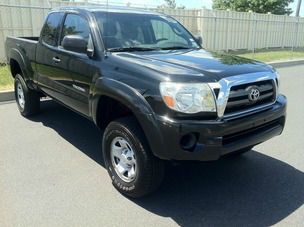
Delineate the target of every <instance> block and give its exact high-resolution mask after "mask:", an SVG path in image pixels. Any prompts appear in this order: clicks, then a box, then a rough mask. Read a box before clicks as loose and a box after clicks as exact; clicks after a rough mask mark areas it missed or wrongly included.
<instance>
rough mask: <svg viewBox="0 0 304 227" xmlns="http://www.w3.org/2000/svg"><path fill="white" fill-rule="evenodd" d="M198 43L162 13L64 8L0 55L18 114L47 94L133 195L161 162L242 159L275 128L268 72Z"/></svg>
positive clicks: (273, 84) (150, 184) (152, 179)
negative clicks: (74, 116)
mask: <svg viewBox="0 0 304 227" xmlns="http://www.w3.org/2000/svg"><path fill="white" fill-rule="evenodd" d="M201 41H202V40H201V38H198V37H194V36H193V35H191V34H190V33H189V32H188V31H187V30H186V29H185V28H184V27H183V26H182V25H181V24H180V23H179V22H177V21H176V20H174V19H173V18H171V17H169V16H166V15H163V14H159V13H155V12H149V11H142V10H137V9H123V8H114V7H113V8H104V7H75V8H74V7H73V8H71V7H70V8H60V9H58V10H53V11H51V12H50V13H49V14H48V17H47V19H46V22H45V24H44V26H43V29H42V31H41V35H40V37H22V38H12V37H8V38H7V40H6V53H7V61H8V63H9V66H10V69H11V74H12V76H13V77H14V78H15V94H16V101H17V105H18V108H19V110H20V112H21V114H22V115H23V116H26V117H27V116H30V115H32V114H36V113H37V112H38V111H39V107H40V98H41V97H43V96H49V97H51V98H53V99H54V100H56V101H58V102H60V103H62V104H63V105H65V106H67V107H69V108H71V109H72V110H74V111H76V112H78V113H80V114H82V115H83V116H85V117H87V118H90V119H92V120H93V121H94V122H95V124H96V126H97V127H99V128H100V129H101V132H103V138H102V144H103V145H102V152H103V157H104V162H105V166H106V168H107V170H108V172H109V175H110V177H111V179H112V181H113V184H114V186H115V187H116V188H117V189H118V190H119V191H120V192H122V193H123V194H125V195H127V196H130V197H141V196H144V195H146V194H148V193H150V192H152V191H153V190H154V189H156V188H157V187H158V186H159V184H160V183H161V181H162V178H163V175H164V164H165V161H166V160H198V161H210V160H217V159H219V158H220V157H221V156H224V155H226V154H233V155H236V154H242V153H244V152H247V151H250V150H251V149H252V147H253V146H255V145H257V144H259V143H262V142H264V141H266V140H268V139H270V138H272V137H274V136H277V135H280V134H281V133H282V131H283V128H284V124H285V115H286V98H285V96H283V95H281V94H280V93H279V89H278V88H279V77H278V74H277V72H276V71H275V69H273V68H272V67H271V66H269V65H265V64H263V63H261V62H256V61H252V60H248V59H244V58H240V57H236V56H231V55H227V54H220V53H214V52H209V51H207V50H205V49H204V48H202V46H201ZM75 133H77V132H75Z"/></svg>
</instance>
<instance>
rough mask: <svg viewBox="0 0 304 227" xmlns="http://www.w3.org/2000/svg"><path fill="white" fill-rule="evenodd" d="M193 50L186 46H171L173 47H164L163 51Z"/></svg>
mask: <svg viewBox="0 0 304 227" xmlns="http://www.w3.org/2000/svg"><path fill="white" fill-rule="evenodd" d="M186 49H191V48H190V47H185V46H171V47H162V48H161V50H186Z"/></svg>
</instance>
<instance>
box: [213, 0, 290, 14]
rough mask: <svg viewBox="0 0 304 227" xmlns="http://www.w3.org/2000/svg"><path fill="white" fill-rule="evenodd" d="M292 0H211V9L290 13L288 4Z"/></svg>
mask: <svg viewBox="0 0 304 227" xmlns="http://www.w3.org/2000/svg"><path fill="white" fill-rule="evenodd" d="M293 1H294V0H213V5H212V8H213V9H223V10H225V9H231V10H234V11H239V12H248V11H252V12H255V13H268V12H270V13H272V14H278V15H283V14H287V15H290V14H291V13H292V9H291V8H289V7H288V6H289V4H290V3H292V2H293Z"/></svg>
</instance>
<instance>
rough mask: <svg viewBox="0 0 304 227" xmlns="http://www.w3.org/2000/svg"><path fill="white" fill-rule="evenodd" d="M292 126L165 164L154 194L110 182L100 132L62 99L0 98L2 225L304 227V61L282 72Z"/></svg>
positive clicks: (288, 116) (289, 120)
mask: <svg viewBox="0 0 304 227" xmlns="http://www.w3.org/2000/svg"><path fill="white" fill-rule="evenodd" d="M278 71H279V72H280V74H281V91H282V93H284V94H286V96H287V97H288V101H289V102H288V111H287V112H288V114H287V123H286V128H285V131H284V133H283V134H282V135H281V136H279V137H276V138H274V139H272V140H270V141H267V142H266V143H264V144H261V145H259V146H257V147H255V148H254V149H253V150H252V151H251V152H249V153H248V154H245V155H243V156H242V157H239V158H226V159H222V160H220V161H217V162H207V163H200V162H195V163H193V162H189V163H184V164H182V165H172V166H169V167H168V168H167V172H166V177H165V180H164V183H163V185H162V186H161V188H160V189H159V190H158V191H157V192H156V193H154V194H153V195H151V196H149V197H146V198H143V199H137V200H130V199H128V198H126V197H124V196H122V195H121V194H119V193H118V192H117V191H116V190H115V189H114V187H113V186H112V185H111V181H110V179H109V177H108V174H107V172H106V170H105V168H104V164H103V160H102V154H101V134H100V132H99V131H98V130H97V129H96V127H95V126H94V124H93V123H92V122H90V121H89V120H87V119H85V118H83V117H81V116H79V115H77V114H76V113H73V112H72V111H70V110H68V109H66V108H64V107H62V106H60V105H59V104H56V103H55V102H53V101H44V102H43V103H42V111H41V114H39V115H37V116H35V117H32V118H30V119H26V118H24V117H22V116H21V115H20V114H19V113H18V110H17V106H16V104H15V103H14V102H10V103H1V104H0V226H56V227H57V226H166V227H168V226H269V225H278V226H304V224H303V223H304V205H303V204H304V173H303V172H304V101H303V99H304V75H303V74H304V66H293V67H287V68H281V69H279V70H278Z"/></svg>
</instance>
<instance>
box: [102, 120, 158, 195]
mask: <svg viewBox="0 0 304 227" xmlns="http://www.w3.org/2000/svg"><path fill="white" fill-rule="evenodd" d="M118 137H119V138H123V139H125V140H126V141H127V142H128V144H129V145H130V146H131V148H132V149H133V151H134V154H135V157H136V171H137V172H136V175H135V178H134V179H133V180H132V181H131V182H126V181H125V180H123V179H122V178H121V177H120V176H119V175H118V174H117V172H116V170H115V167H114V166H113V162H112V159H111V146H112V141H113V140H114V139H115V138H118ZM102 151H103V157H104V162H105V166H106V168H107V170H108V173H109V175H110V177H111V179H112V183H113V185H114V186H115V188H116V189H117V190H118V191H119V192H121V193H122V194H124V195H126V196H128V197H132V198H139V197H143V196H145V195H147V194H149V193H151V192H153V191H154V190H156V189H157V188H158V187H159V185H160V184H161V182H162V180H163V176H164V162H163V161H162V160H160V159H158V158H156V157H155V156H154V155H153V154H152V152H151V150H150V148H149V145H148V143H147V141H146V138H145V136H144V133H143V131H142V129H141V127H140V126H139V124H138V123H137V121H136V119H135V118H133V117H127V118H121V119H118V120H115V121H113V122H111V123H110V124H109V125H108V127H107V128H106V130H105V132H104V135H103V144H102Z"/></svg>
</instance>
